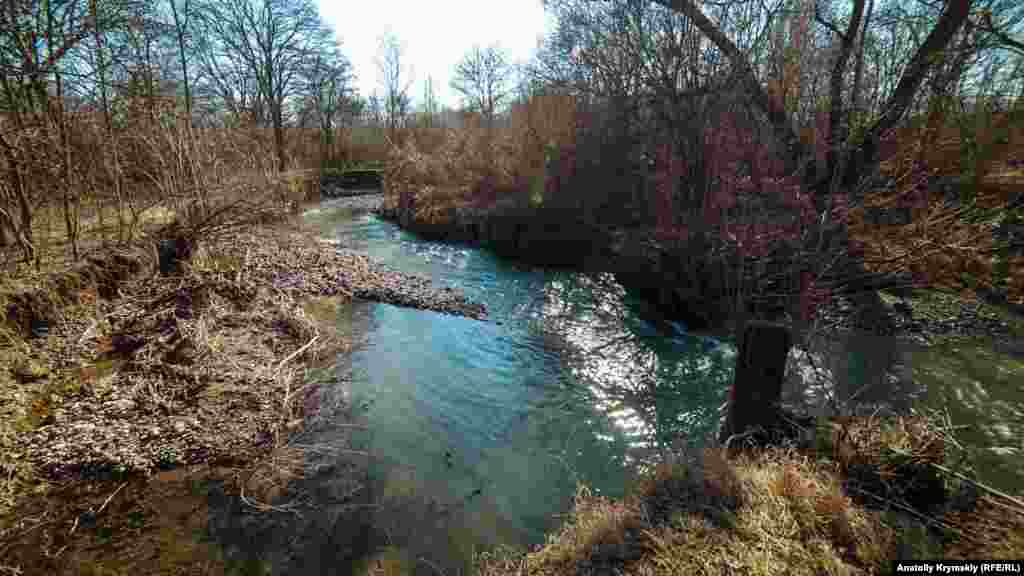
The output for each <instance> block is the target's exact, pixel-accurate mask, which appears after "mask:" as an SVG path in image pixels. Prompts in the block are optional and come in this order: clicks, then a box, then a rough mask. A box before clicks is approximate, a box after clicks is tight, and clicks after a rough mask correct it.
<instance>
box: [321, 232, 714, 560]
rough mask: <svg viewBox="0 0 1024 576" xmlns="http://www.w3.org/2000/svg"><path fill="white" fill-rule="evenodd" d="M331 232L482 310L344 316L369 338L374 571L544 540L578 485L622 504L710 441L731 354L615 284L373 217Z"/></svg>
mask: <svg viewBox="0 0 1024 576" xmlns="http://www.w3.org/2000/svg"><path fill="white" fill-rule="evenodd" d="M336 233H337V241H338V243H339V246H340V247H341V248H346V247H347V248H351V249H355V250H358V251H361V252H365V253H368V254H369V255H370V256H371V257H373V258H375V259H376V260H378V261H380V262H382V263H384V264H386V265H388V266H390V267H393V268H395V269H398V270H402V271H404V272H409V273H416V274H420V275H425V276H429V277H431V278H432V279H433V280H434V281H435V282H436V283H437V284H438V285H439V286H451V287H455V288H458V289H460V290H463V291H464V292H465V293H466V294H467V296H469V297H470V298H471V299H473V300H475V301H478V302H483V303H485V304H486V305H487V307H488V311H489V317H488V319H487V321H483V322H481V321H476V320H470V319H465V318H460V317H453V316H447V315H442V314H436V313H432V312H424V311H419V310H411V309H406V308H398V307H394V306H390V305H385V304H372V303H358V302H357V303H355V304H354V305H353V307H352V310H351V314H352V318H353V321H354V322H355V323H356V324H357V325H358V326H359V327H357V328H356V330H357V331H363V332H364V334H365V342H364V343H363V344H362V345H361V346H360V347H359V349H358V350H357V351H356V352H355V353H354V354H353V355H352V358H351V371H352V374H351V378H350V383H349V394H350V402H351V404H352V405H354V406H356V407H357V408H358V412H359V420H360V421H361V422H362V423H364V424H365V425H366V426H367V431H365V432H363V433H360V434H358V435H357V439H356V440H357V445H358V447H359V448H361V449H364V450H366V451H367V452H368V453H369V454H370V458H369V462H370V466H369V476H368V479H367V480H368V485H369V490H370V494H368V498H369V502H368V504H370V507H371V509H372V510H373V512H372V513H371V514H369V515H368V516H370V518H368V519H366V520H365V521H366V522H367V523H368V524H370V525H372V528H371V529H372V532H373V533H374V537H373V538H372V539H373V540H375V542H374V544H373V545H370V546H368V549H370V550H373V551H376V552H377V553H378V554H379V555H381V556H380V558H378V559H377V560H376V561H377V562H384V563H386V562H393V563H394V562H397V563H398V564H400V565H401V566H402V567H403V568H402V570H405V571H409V573H413V572H414V571H416V570H421V571H424V573H430V568H429V564H434V565H436V566H437V567H439V568H444V569H445V571H446V572H447V573H458V570H464V569H465V567H466V562H467V561H468V558H469V555H470V554H471V552H472V551H473V550H474V549H478V548H479V547H480V546H491V545H494V544H510V545H518V546H522V545H534V544H539V543H541V542H542V541H543V538H544V533H545V532H546V531H548V530H550V529H551V528H553V527H554V526H555V525H556V524H557V523H558V522H559V521H560V518H559V517H558V514H560V513H565V512H567V511H568V510H569V508H570V505H571V502H572V498H573V495H574V494H575V492H576V489H577V486H578V485H579V484H581V483H582V484H586V485H587V486H589V487H591V488H592V489H593V490H595V491H596V492H598V493H600V494H604V495H607V496H611V497H615V496H621V495H622V494H623V493H624V490H625V487H626V485H627V481H628V479H629V477H630V475H631V474H632V473H633V472H634V471H635V470H637V469H638V467H640V466H642V465H643V463H644V462H645V461H646V460H648V459H649V458H650V457H651V456H652V455H654V454H656V453H657V452H658V451H659V450H661V449H664V448H667V447H668V446H669V445H670V444H671V443H673V442H674V443H675V444H676V445H677V446H678V444H679V443H681V442H682V443H692V444H695V445H699V444H701V443H703V441H704V439H705V438H707V437H708V436H709V435H710V434H712V433H713V431H714V430H716V429H717V426H718V407H719V406H720V405H721V404H722V402H723V401H724V400H725V396H726V390H727V387H728V385H729V383H730V381H731V378H732V369H733V364H734V360H733V358H734V352H733V350H732V348H731V347H729V346H728V345H723V344H720V343H719V342H717V341H715V340H713V339H711V338H707V337H699V336H693V335H688V334H686V333H685V332H683V331H682V330H681V328H682V327H681V326H678V325H675V326H671V325H666V326H658V325H655V324H653V323H652V322H650V321H648V320H646V319H644V318H643V313H642V311H643V306H642V305H640V303H639V302H637V301H634V300H632V299H631V298H630V297H628V296H627V295H626V294H625V292H624V290H623V289H622V288H621V287H620V286H619V285H618V284H617V283H616V282H615V281H614V280H613V279H612V278H610V277H607V276H604V277H600V276H599V277H591V276H586V275H584V274H580V273H575V272H565V271H548V270H540V269H532V268H523V267H521V266H517V265H515V264H514V263H511V262H508V261H503V260H501V259H499V258H497V257H496V256H494V255H492V254H491V253H489V252H487V251H485V250H479V249H474V248H469V247H466V246H459V245H450V244H442V243H435V242H426V241H422V240H419V239H417V238H416V237H414V236H413V235H411V234H408V233H406V232H403V231H401V230H400V229H398V228H397V227H395V226H394V225H392V224H390V223H387V222H384V221H381V220H378V219H376V218H374V217H372V216H365V217H357V218H355V219H354V220H352V221H350V222H349V223H346V224H343V225H341V226H339V227H338V229H337V230H336ZM372 555H373V554H371V556H372ZM373 562H374V560H371V561H370V563H371V564H370V567H371V568H372V566H374V564H373ZM449 569H450V570H451V571H449Z"/></svg>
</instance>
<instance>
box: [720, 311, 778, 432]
mask: <svg viewBox="0 0 1024 576" xmlns="http://www.w3.org/2000/svg"><path fill="white" fill-rule="evenodd" d="M791 345H792V336H791V334H790V332H789V329H788V328H786V327H785V326H783V325H781V324H774V323H771V322H762V321H751V322H748V323H747V325H746V328H745V329H744V331H743V336H742V338H741V340H740V347H739V354H738V355H737V357H736V376H735V378H734V380H733V384H732V389H731V390H730V392H729V406H728V413H727V415H726V420H725V425H724V426H723V427H722V432H721V436H720V441H722V442H724V441H725V440H726V439H728V438H729V436H732V435H734V434H742V433H744V432H747V431H749V430H751V429H753V428H757V427H764V428H771V427H772V425H773V424H775V423H776V422H775V418H776V415H777V408H778V405H779V402H780V400H781V399H782V382H783V378H784V377H785V375H786V358H787V357H788V356H789V348H790V346H791Z"/></svg>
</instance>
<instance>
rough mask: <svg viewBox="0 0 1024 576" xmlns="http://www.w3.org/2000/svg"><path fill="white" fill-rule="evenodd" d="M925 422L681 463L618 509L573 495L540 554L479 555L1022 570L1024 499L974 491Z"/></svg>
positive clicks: (814, 568) (851, 423)
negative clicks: (970, 563) (992, 564)
mask: <svg viewBox="0 0 1024 576" xmlns="http://www.w3.org/2000/svg"><path fill="white" fill-rule="evenodd" d="M951 432H952V430H950V429H949V428H948V427H946V426H944V425H943V424H942V423H941V421H940V420H937V419H935V418H926V417H921V416H915V417H905V418H904V417H901V418H895V419H876V418H856V419H854V418H849V419H837V420H831V421H827V422H821V423H819V425H818V427H817V429H816V430H815V433H814V435H813V436H812V437H811V438H809V439H808V440H806V441H804V442H802V443H800V444H792V445H788V446H782V447H772V448H768V449H766V450H758V451H753V452H736V453H728V452H727V451H725V450H723V449H722V448H718V447H712V448H708V449H706V450H704V451H703V452H702V453H700V454H693V455H688V456H687V455H677V456H675V457H674V458H673V459H672V460H670V461H668V462H666V463H663V464H661V465H659V466H658V467H657V468H656V469H655V470H653V471H651V472H649V473H648V474H647V475H646V477H645V478H644V479H643V480H641V481H640V482H638V483H637V485H636V486H635V487H634V489H633V490H632V492H631V493H630V494H629V495H628V496H627V497H626V498H624V499H621V500H610V499H606V498H601V497H599V496H596V495H594V494H592V493H590V492H589V491H588V490H587V489H586V488H584V487H581V489H580V492H579V493H578V495H577V498H576V502H575V504H574V508H573V511H572V513H571V514H570V515H569V517H568V518H567V520H566V521H565V523H564V524H563V526H562V528H561V529H560V530H559V531H558V532H555V533H552V534H551V535H550V536H549V537H548V539H547V541H546V542H545V544H544V545H542V546H539V547H537V548H536V549H534V550H531V551H525V550H518V551H517V550H510V549H499V550H497V551H492V552H488V553H485V554H482V555H480V556H479V557H478V567H479V569H480V574H482V575H483V576H498V575H506V574H520V575H544V576H554V575H563V574H636V575H640V574H643V575H657V574H664V575H666V576H667V575H670V574H690V573H702V574H737V573H743V574H758V575H768V574H778V575H782V574H807V575H818V574H891V573H894V566H895V562H896V560H898V559H903V560H914V559H918V560H920V559H946V560H993V559H1002V560H1017V561H1019V559H1020V558H1021V555H1022V553H1024V500H1022V499H1021V498H1020V497H1019V495H1017V496H1016V497H1015V496H1013V495H1009V494H1006V493H1003V492H1000V491H997V490H993V489H990V488H988V487H986V486H984V485H981V484H978V483H976V482H974V481H972V480H971V479H970V478H969V475H970V472H969V470H968V469H967V468H964V467H963V466H962V461H958V460H957V459H958V456H960V454H958V450H957V448H958V445H957V443H956V441H955V438H954V436H953V435H952V434H951Z"/></svg>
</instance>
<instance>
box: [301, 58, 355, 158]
mask: <svg viewBox="0 0 1024 576" xmlns="http://www.w3.org/2000/svg"><path fill="white" fill-rule="evenodd" d="M351 68H352V66H351V64H350V63H349V61H348V59H347V58H345V56H344V54H342V53H341V52H340V51H338V50H328V51H324V52H322V53H320V54H318V55H317V56H316V58H315V60H314V62H313V63H312V65H311V66H310V67H309V69H308V70H307V72H306V82H307V86H306V94H305V100H306V102H305V106H304V108H305V112H306V113H307V114H312V116H313V118H314V120H315V123H316V126H317V128H318V129H319V135H320V162H321V165H323V163H324V162H326V161H327V160H328V159H329V158H330V154H331V150H332V149H333V147H334V136H335V134H336V132H337V129H338V128H340V123H341V122H342V121H343V120H344V118H343V117H344V115H345V114H346V112H347V111H348V110H350V109H351V108H352V102H353V92H352V85H351V82H352V73H351Z"/></svg>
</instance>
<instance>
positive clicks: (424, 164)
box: [385, 96, 576, 223]
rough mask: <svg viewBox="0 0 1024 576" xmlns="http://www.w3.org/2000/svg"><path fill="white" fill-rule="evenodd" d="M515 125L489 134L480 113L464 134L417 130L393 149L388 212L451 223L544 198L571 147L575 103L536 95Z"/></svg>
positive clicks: (516, 114)
mask: <svg viewBox="0 0 1024 576" xmlns="http://www.w3.org/2000/svg"><path fill="white" fill-rule="evenodd" d="M510 114H511V118H510V122H509V125H508V127H506V128H495V129H493V130H491V131H488V130H486V129H485V128H484V126H483V125H482V121H481V118H480V117H479V115H473V114H466V115H465V118H464V121H463V126H462V128H460V129H458V130H453V129H445V130H442V129H431V130H430V131H413V132H412V133H411V134H410V137H408V138H406V140H405V142H404V143H403V145H402V146H398V147H394V148H392V149H391V154H390V157H389V165H388V172H387V177H386V178H385V207H386V208H388V209H392V210H398V211H400V212H404V213H407V214H409V215H410V216H411V217H412V218H414V219H415V220H418V221H423V222H428V223H448V222H450V221H451V220H452V219H454V218H455V216H456V214H457V213H459V212H460V211H462V210H465V209H477V210H481V209H483V210H486V209H490V208H494V207H495V206H496V205H498V204H502V205H504V204H508V203H516V202H522V201H524V200H529V199H530V198H533V199H534V203H535V204H536V203H538V202H539V201H540V200H542V199H543V197H544V194H545V188H546V184H547V182H546V178H547V177H548V176H549V175H550V170H549V165H550V163H551V162H552V161H553V160H554V157H555V155H556V153H557V151H558V150H560V149H562V148H568V147H571V146H572V143H573V142H574V139H575V129H576V111H575V103H574V101H573V100H572V99H571V98H568V97H560V96H537V97H533V98H531V99H530V100H529V101H527V102H525V103H517V104H514V105H513V107H512V110H511V113H510Z"/></svg>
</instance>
